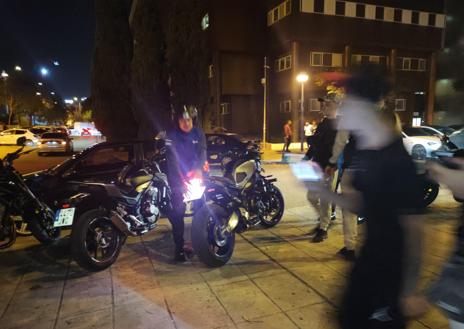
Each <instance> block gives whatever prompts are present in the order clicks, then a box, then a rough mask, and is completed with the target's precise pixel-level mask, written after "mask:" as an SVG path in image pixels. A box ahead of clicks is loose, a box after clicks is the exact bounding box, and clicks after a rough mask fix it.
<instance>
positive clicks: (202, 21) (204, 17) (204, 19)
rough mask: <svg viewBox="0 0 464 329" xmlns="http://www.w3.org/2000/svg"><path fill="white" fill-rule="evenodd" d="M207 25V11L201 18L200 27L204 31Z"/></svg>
mask: <svg viewBox="0 0 464 329" xmlns="http://www.w3.org/2000/svg"><path fill="white" fill-rule="evenodd" d="M208 27H209V14H208V13H207V14H206V15H205V16H203V19H202V20H201V29H202V30H203V31H204V30H206V29H207V28H208Z"/></svg>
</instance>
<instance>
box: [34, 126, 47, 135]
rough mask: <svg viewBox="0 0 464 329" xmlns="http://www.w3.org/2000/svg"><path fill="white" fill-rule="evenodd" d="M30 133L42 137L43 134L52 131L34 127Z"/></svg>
mask: <svg viewBox="0 0 464 329" xmlns="http://www.w3.org/2000/svg"><path fill="white" fill-rule="evenodd" d="M30 131H31V132H32V133H33V134H34V135H37V136H40V135H42V134H43V133H46V132H48V131H50V129H48V128H44V127H32V128H31V129H30Z"/></svg>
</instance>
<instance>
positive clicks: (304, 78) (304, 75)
mask: <svg viewBox="0 0 464 329" xmlns="http://www.w3.org/2000/svg"><path fill="white" fill-rule="evenodd" d="M308 80H309V75H308V74H307V73H305V72H301V73H300V74H298V75H297V77H296V81H298V83H299V84H300V85H301V101H300V140H301V151H303V146H304V85H305V83H306V82H308Z"/></svg>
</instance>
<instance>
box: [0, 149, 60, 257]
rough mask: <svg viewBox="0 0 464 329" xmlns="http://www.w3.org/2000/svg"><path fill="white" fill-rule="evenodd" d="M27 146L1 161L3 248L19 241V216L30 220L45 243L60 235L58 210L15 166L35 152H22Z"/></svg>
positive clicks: (0, 230) (0, 236)
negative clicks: (17, 161)
mask: <svg viewBox="0 0 464 329" xmlns="http://www.w3.org/2000/svg"><path fill="white" fill-rule="evenodd" d="M23 149H24V146H23V147H21V148H19V149H18V150H17V151H16V152H13V153H10V154H8V155H7V156H6V157H5V158H4V159H3V160H2V162H1V164H0V249H3V248H7V247H9V246H11V245H12V244H13V243H14V242H15V240H16V230H17V223H16V221H17V220H16V219H17V218H21V219H22V220H23V221H24V222H26V224H27V227H28V230H29V231H30V232H31V233H32V235H33V236H34V237H35V238H36V239H37V240H39V241H40V242H41V243H43V244H48V243H51V242H53V241H55V240H57V239H58V238H59V236H60V227H59V222H57V220H56V217H55V213H54V211H53V210H52V209H51V208H50V207H49V206H48V205H47V204H45V203H44V202H43V201H42V200H41V199H39V198H38V197H37V196H36V195H35V194H34V193H33V192H32V191H31V190H30V188H29V187H28V186H27V185H26V184H25V182H24V180H23V178H22V176H21V174H20V173H19V172H17V171H16V170H15V168H14V167H13V161H14V160H16V159H17V158H19V157H20V156H21V155H24V154H27V153H30V152H32V150H30V151H26V152H22V151H23ZM21 152H22V153H21Z"/></svg>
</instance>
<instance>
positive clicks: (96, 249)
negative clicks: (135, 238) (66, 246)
mask: <svg viewBox="0 0 464 329" xmlns="http://www.w3.org/2000/svg"><path fill="white" fill-rule="evenodd" d="M124 241H125V239H124V235H123V234H122V233H121V232H120V231H119V230H118V229H117V228H116V227H115V226H114V225H113V223H111V219H110V218H109V214H108V213H107V212H106V211H103V210H96V209H93V210H89V211H87V212H85V213H83V214H82V215H81V216H80V217H79V218H78V220H77V222H76V223H75V225H74V226H73V229H72V233H71V255H72V257H73V259H74V260H75V261H76V262H77V264H79V266H81V267H82V268H84V269H86V270H88V271H102V270H104V269H106V268H108V267H110V266H111V265H113V264H114V262H115V261H116V260H117V259H118V256H119V253H120V251H121V248H122V246H123V244H124Z"/></svg>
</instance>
